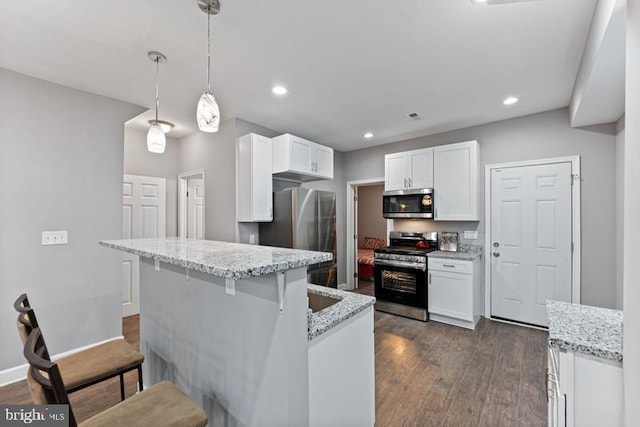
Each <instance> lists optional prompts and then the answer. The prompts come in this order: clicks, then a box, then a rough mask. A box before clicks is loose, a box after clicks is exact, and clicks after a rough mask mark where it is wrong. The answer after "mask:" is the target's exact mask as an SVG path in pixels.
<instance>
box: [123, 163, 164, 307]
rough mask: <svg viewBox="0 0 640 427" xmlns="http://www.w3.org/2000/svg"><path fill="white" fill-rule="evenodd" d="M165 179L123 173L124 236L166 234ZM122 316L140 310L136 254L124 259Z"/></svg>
mask: <svg viewBox="0 0 640 427" xmlns="http://www.w3.org/2000/svg"><path fill="white" fill-rule="evenodd" d="M166 198H167V193H166V180H165V179H164V178H156V177H148V176H138V175H124V177H123V184H122V238H123V239H138V238H147V237H165V235H166ZM122 267H123V281H122V315H123V316H124V317H126V316H132V315H134V314H138V313H139V312H140V300H139V297H140V270H139V267H140V265H139V258H138V256H137V255H131V254H127V253H125V254H124V255H123V259H122Z"/></svg>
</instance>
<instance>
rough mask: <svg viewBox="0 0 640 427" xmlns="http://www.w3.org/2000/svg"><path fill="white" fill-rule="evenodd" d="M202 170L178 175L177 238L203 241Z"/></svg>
mask: <svg viewBox="0 0 640 427" xmlns="http://www.w3.org/2000/svg"><path fill="white" fill-rule="evenodd" d="M204 214H205V179H204V170H203V169H200V170H196V171H191V172H184V173H181V174H179V175H178V236H179V237H186V238H189V239H204V236H205V216H204Z"/></svg>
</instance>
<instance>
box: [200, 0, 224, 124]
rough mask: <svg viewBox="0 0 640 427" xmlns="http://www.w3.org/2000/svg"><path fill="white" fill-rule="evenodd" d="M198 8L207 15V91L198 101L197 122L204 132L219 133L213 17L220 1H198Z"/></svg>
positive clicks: (217, 10) (218, 9)
mask: <svg viewBox="0 0 640 427" xmlns="http://www.w3.org/2000/svg"><path fill="white" fill-rule="evenodd" d="M197 2H198V7H199V8H200V9H201V10H202V11H203V12H204V13H206V14H207V90H206V91H205V92H204V93H203V94H202V96H201V97H200V99H199V100H198V108H197V110H196V121H197V123H198V129H200V130H201V131H202V132H218V129H219V128H220V107H218V103H217V102H216V98H215V97H214V96H213V93H212V92H211V15H216V14H217V13H218V12H219V11H220V1H219V0H197Z"/></svg>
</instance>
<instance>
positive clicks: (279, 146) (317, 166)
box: [272, 133, 333, 181]
mask: <svg viewBox="0 0 640 427" xmlns="http://www.w3.org/2000/svg"><path fill="white" fill-rule="evenodd" d="M272 142H273V175H274V177H276V178H284V179H292V180H295V181H314V180H319V179H333V148H329V147H325V146H323V145H320V144H316V143H315V142H311V141H308V140H306V139H304V138H300V137H297V136H295V135H291V134H288V133H286V134H284V135H280V136H277V137H275V138H272Z"/></svg>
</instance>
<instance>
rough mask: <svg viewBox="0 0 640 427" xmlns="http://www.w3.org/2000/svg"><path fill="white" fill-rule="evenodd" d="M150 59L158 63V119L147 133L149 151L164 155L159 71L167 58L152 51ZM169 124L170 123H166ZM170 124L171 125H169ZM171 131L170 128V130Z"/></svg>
mask: <svg viewBox="0 0 640 427" xmlns="http://www.w3.org/2000/svg"><path fill="white" fill-rule="evenodd" d="M147 56H148V57H149V59H151V60H152V61H153V62H155V63H156V119H155V120H153V121H151V122H150V123H151V126H150V127H149V132H147V150H149V151H150V152H152V153H157V154H162V153H164V149H165V147H166V146H167V137H166V136H165V134H164V130H163V129H162V126H161V125H160V123H164V122H162V121H159V120H158V106H159V105H160V96H159V95H160V88H159V84H158V71H159V67H160V65H159V64H160V63H161V62H165V61H166V60H167V57H166V56H164V55H163V54H162V53H160V52H155V51H151V52H148V53H147ZM166 123H168V122H166ZM169 124H170V123H169ZM169 129H170V128H169Z"/></svg>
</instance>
